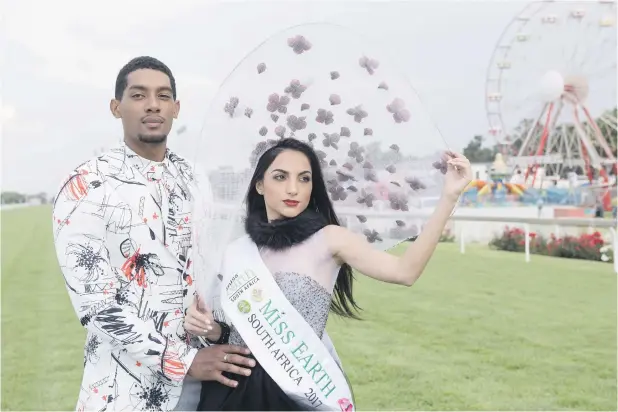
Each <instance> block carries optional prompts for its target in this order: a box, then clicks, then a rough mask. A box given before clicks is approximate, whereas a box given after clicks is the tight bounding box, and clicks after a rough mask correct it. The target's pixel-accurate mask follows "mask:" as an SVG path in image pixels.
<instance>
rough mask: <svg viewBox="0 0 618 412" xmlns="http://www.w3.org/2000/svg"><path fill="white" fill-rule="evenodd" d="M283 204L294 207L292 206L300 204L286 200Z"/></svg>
mask: <svg viewBox="0 0 618 412" xmlns="http://www.w3.org/2000/svg"><path fill="white" fill-rule="evenodd" d="M283 203H285V204H286V206H289V207H294V206H298V203H300V202H298V201H297V200H290V199H287V200H284V201H283Z"/></svg>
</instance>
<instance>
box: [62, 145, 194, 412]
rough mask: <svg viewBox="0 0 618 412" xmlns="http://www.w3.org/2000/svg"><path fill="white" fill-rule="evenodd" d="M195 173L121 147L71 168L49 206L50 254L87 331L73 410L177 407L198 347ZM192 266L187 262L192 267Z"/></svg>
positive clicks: (177, 161)
mask: <svg viewBox="0 0 618 412" xmlns="http://www.w3.org/2000/svg"><path fill="white" fill-rule="evenodd" d="M192 184H193V172H192V169H191V167H190V166H189V165H188V164H187V162H186V161H184V160H183V159H181V158H180V157H178V156H177V155H175V154H174V153H172V152H170V151H169V150H168V151H167V153H166V156H165V159H164V161H163V162H152V161H149V160H146V159H144V158H141V157H139V156H137V155H136V154H135V153H134V152H133V151H131V150H130V149H129V148H128V147H127V146H126V145H124V144H123V145H121V146H120V147H118V148H115V149H112V150H110V151H109V152H108V153H105V154H103V155H101V156H99V157H96V158H94V159H92V160H90V161H88V162H86V163H84V164H82V165H81V166H79V167H77V168H76V169H75V170H74V171H73V172H72V173H71V174H70V176H69V178H68V179H67V180H66V181H65V183H64V184H63V185H62V188H61V190H60V191H59V193H58V194H57V196H56V201H55V204H54V208H53V219H54V223H53V230H54V242H55V247H56V253H57V257H58V261H59V264H60V268H61V270H62V273H63V275H64V279H65V282H66V288H67V290H68V293H69V296H70V299H71V302H72V304H73V307H74V309H75V312H76V313H77V316H78V318H79V321H80V322H81V324H82V325H83V326H84V328H86V330H87V338H86V343H85V348H84V373H83V380H82V384H81V390H80V393H79V398H78V402H77V410H97V411H102V410H118V411H133V410H152V411H169V410H172V409H174V407H175V405H176V403H177V402H178V398H179V396H180V393H181V389H182V382H183V379H184V378H185V375H186V373H187V370H188V368H189V366H190V365H191V362H192V361H193V358H194V357H195V354H196V353H197V347H199V345H197V344H196V343H195V341H191V340H190V339H189V338H188V337H187V334H186V332H185V330H184V326H183V318H184V313H185V310H186V308H187V306H188V304H190V300H192V294H193V292H191V291H192V290H193V289H194V288H192V287H191V286H192V282H193V281H192V277H191V268H190V267H188V268H187V264H186V262H187V256H188V253H189V248H190V245H191V223H192V222H191V207H192V196H191V192H192ZM189 266H190V265H189Z"/></svg>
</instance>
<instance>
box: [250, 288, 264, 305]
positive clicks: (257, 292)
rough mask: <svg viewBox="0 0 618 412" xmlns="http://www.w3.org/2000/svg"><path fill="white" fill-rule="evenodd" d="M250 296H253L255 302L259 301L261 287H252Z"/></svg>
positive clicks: (260, 299)
mask: <svg viewBox="0 0 618 412" xmlns="http://www.w3.org/2000/svg"><path fill="white" fill-rule="evenodd" d="M251 298H253V300H254V301H256V302H261V301H262V299H263V297H262V290H261V289H253V290H252V291H251Z"/></svg>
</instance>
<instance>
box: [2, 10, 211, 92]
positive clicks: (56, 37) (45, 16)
mask: <svg viewBox="0 0 618 412" xmlns="http://www.w3.org/2000/svg"><path fill="white" fill-rule="evenodd" d="M7 3H8V4H7ZM7 3H5V4H4V6H5V7H4V23H5V36H6V37H7V39H8V40H9V41H13V42H15V43H17V44H19V45H21V46H23V47H26V48H28V49H29V50H30V51H31V52H32V53H33V54H35V55H36V56H37V57H39V58H40V59H41V61H42V65H41V67H37V68H36V71H37V73H38V74H40V75H43V76H45V77H49V78H52V79H56V80H61V81H63V82H66V83H69V84H77V85H86V86H90V87H96V88H101V89H106V90H109V88H110V85H112V84H113V83H114V81H115V76H116V74H117V72H118V70H119V69H120V68H121V67H122V65H124V64H125V63H126V62H127V61H128V60H130V59H131V58H132V57H134V56H135V55H136V53H135V52H136V50H135V47H134V46H132V43H131V36H130V35H129V33H131V32H135V31H136V30H139V31H141V33H142V34H145V33H147V31H148V30H158V28H159V27H169V25H170V24H171V23H173V22H174V16H176V15H180V14H182V13H185V12H187V10H190V9H192V8H195V7H197V6H198V5H200V3H201V2H200V1H199V0H181V1H176V2H174V6H173V7H170V3H169V1H167V0H149V1H147V0H130V1H126V0H107V1H104V2H84V1H77V0H58V1H49V2H47V1H38V0H13V1H10V2H7ZM202 3H203V2H202ZM52 16H53V17H52ZM140 54H141V53H140Z"/></svg>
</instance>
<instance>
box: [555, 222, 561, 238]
mask: <svg viewBox="0 0 618 412" xmlns="http://www.w3.org/2000/svg"><path fill="white" fill-rule="evenodd" d="M554 235H556V237H557V238H560V225H556V226H554Z"/></svg>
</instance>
